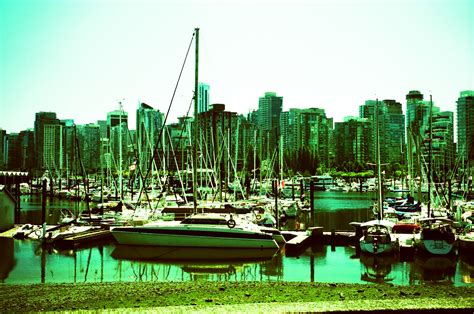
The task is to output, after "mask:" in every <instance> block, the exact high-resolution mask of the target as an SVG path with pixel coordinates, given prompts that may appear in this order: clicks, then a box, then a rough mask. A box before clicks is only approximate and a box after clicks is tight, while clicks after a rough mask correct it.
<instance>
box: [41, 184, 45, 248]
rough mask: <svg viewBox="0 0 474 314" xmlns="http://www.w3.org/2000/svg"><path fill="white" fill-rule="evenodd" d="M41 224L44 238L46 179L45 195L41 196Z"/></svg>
mask: <svg viewBox="0 0 474 314" xmlns="http://www.w3.org/2000/svg"><path fill="white" fill-rule="evenodd" d="M41 224H42V226H43V238H42V240H44V239H45V237H46V179H44V180H43V196H42V198H41Z"/></svg>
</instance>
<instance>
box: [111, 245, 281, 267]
mask: <svg viewBox="0 0 474 314" xmlns="http://www.w3.org/2000/svg"><path fill="white" fill-rule="evenodd" d="M277 252H278V250H275V249H236V248H232V249H229V248H196V247H171V246H167V247H160V246H140V245H117V246H116V247H115V249H114V251H113V252H112V257H113V258H114V259H118V260H132V261H157V262H171V263H173V262H180V263H183V262H184V263H188V262H190V263H211V264H212V263H214V264H216V263H217V264H219V263H222V262H262V261H269V260H271V259H272V258H273V257H274V256H275V254H276V253H277Z"/></svg>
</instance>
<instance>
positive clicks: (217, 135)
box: [197, 104, 243, 184]
mask: <svg viewBox="0 0 474 314" xmlns="http://www.w3.org/2000/svg"><path fill="white" fill-rule="evenodd" d="M237 122H238V120H237V114H236V113H235V112H230V111H226V110H225V105H224V104H212V106H211V108H210V110H208V111H206V112H203V113H201V114H199V119H198V123H199V126H198V134H199V140H198V141H199V146H198V150H199V152H200V154H199V156H200V157H199V159H198V161H197V164H198V168H207V169H213V171H214V173H215V174H216V176H217V178H218V180H217V182H221V181H222V180H224V178H227V175H232V176H233V174H234V173H235V171H234V167H236V164H240V165H242V163H243V161H242V157H241V156H242V155H240V154H239V155H237V156H236V154H235V152H236V149H237V147H239V145H238V143H237V141H239V142H240V140H241V139H240V140H239V139H238V138H237V135H238V132H239V131H240V130H238V125H237ZM241 143H242V142H241ZM237 153H238V151H237ZM236 157H237V162H236ZM239 157H240V158H239ZM232 165H234V166H232ZM199 179H201V177H199ZM213 184H215V183H213Z"/></svg>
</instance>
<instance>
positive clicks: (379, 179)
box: [375, 98, 383, 219]
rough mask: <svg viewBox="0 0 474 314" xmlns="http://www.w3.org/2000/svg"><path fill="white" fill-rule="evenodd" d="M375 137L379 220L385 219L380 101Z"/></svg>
mask: <svg viewBox="0 0 474 314" xmlns="http://www.w3.org/2000/svg"><path fill="white" fill-rule="evenodd" d="M375 134H376V135H375V136H376V141H377V180H378V182H379V184H378V194H379V195H378V204H377V206H378V209H379V210H378V216H379V217H377V218H378V219H382V217H383V200H382V174H381V166H380V133H379V99H378V98H377V99H376V100H375Z"/></svg>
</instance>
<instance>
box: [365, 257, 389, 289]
mask: <svg viewBox="0 0 474 314" xmlns="http://www.w3.org/2000/svg"><path fill="white" fill-rule="evenodd" d="M360 262H361V264H362V265H363V270H362V273H361V275H360V279H361V280H363V281H367V282H372V283H390V282H391V281H392V280H394V278H395V277H394V276H393V275H391V276H390V273H391V271H392V265H393V264H395V263H396V258H395V256H394V255H386V256H379V255H371V254H361V255H360Z"/></svg>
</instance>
